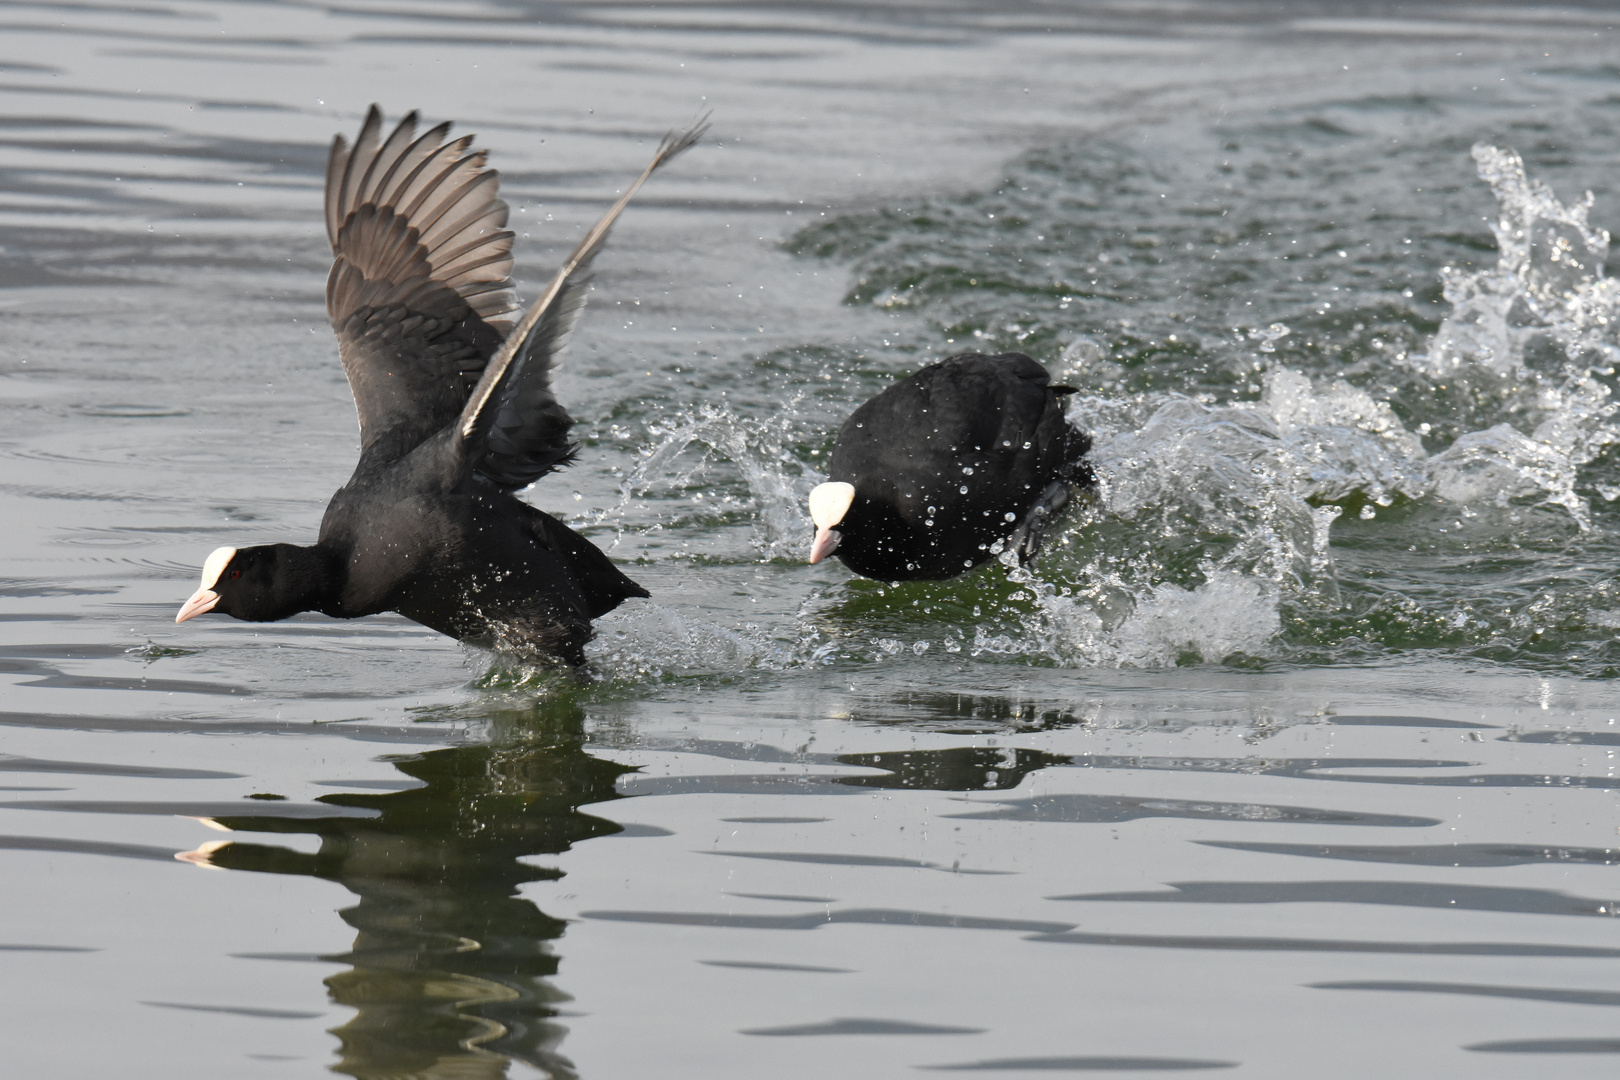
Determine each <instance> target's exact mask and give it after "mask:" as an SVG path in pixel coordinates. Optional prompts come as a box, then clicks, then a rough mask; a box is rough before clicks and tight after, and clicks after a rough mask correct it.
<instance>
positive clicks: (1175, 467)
mask: <svg viewBox="0 0 1620 1080" xmlns="http://www.w3.org/2000/svg"><path fill="white" fill-rule="evenodd" d="M1473 153H1474V158H1475V160H1476V161H1477V162H1478V164H1479V172H1480V176H1481V178H1482V179H1484V180H1486V181H1487V182H1489V183H1490V185H1491V187H1492V190H1493V192H1494V194H1495V195H1496V198H1497V200H1498V202H1499V204H1500V219H1499V220H1498V221H1497V222H1496V223H1495V224H1494V225H1493V230H1494V232H1495V234H1496V238H1497V242H1498V248H1499V258H1498V261H1497V264H1496V266H1495V267H1493V268H1489V269H1484V270H1480V271H1477V272H1474V273H1465V272H1462V271H1460V270H1458V269H1456V268H1453V267H1446V268H1445V269H1444V270H1443V271H1442V281H1443V285H1444V295H1445V297H1446V299H1447V300H1448V301H1449V302H1450V303H1451V305H1452V311H1451V313H1450V314H1449V315H1448V316H1447V317H1446V318H1445V319H1444V321H1443V322H1442V324H1441V327H1440V329H1439V331H1438V332H1437V333H1436V334H1435V335H1434V339H1433V341H1432V342H1431V346H1430V349H1429V352H1428V353H1427V354H1424V353H1416V354H1414V355H1412V356H1411V357H1410V358H1408V359H1407V363H1408V364H1409V365H1410V366H1411V367H1413V368H1414V370H1417V371H1420V372H1421V373H1422V374H1423V375H1424V376H1425V377H1427V378H1429V379H1432V380H1435V381H1439V380H1442V379H1450V380H1453V381H1464V380H1468V379H1470V378H1473V379H1477V380H1480V381H1482V382H1487V383H1494V384H1496V385H1495V386H1494V387H1493V389H1494V390H1495V398H1496V401H1497V404H1496V405H1495V406H1494V408H1495V413H1494V414H1492V413H1490V412H1486V413H1485V414H1484V419H1486V420H1496V421H1497V422H1495V423H1490V424H1489V426H1485V427H1482V428H1480V429H1478V430H1471V431H1464V432H1463V433H1462V434H1460V435H1459V436H1458V437H1457V438H1456V439H1455V440H1454V441H1453V442H1452V443H1451V444H1450V445H1449V446H1447V447H1445V448H1443V449H1441V450H1439V451H1438V452H1437V453H1434V454H1432V455H1431V454H1429V453H1428V452H1427V451H1426V449H1425V447H1424V444H1423V440H1422V438H1421V437H1420V436H1419V435H1418V434H1416V433H1414V432H1412V431H1410V430H1408V429H1407V427H1406V426H1405V424H1403V423H1402V420H1401V418H1400V416H1399V415H1398V414H1397V413H1396V411H1395V409H1394V408H1393V407H1392V406H1391V404H1390V402H1388V401H1386V400H1381V399H1380V398H1378V397H1375V396H1374V395H1373V394H1372V393H1370V392H1369V391H1368V390H1365V389H1362V388H1360V387H1357V386H1354V385H1352V384H1350V383H1349V382H1347V381H1345V380H1344V379H1343V378H1339V377H1329V378H1327V379H1321V378H1319V379H1316V380H1313V379H1312V378H1311V377H1310V376H1309V375H1307V374H1305V373H1304V372H1301V371H1299V370H1296V369H1294V368H1291V367H1287V366H1283V365H1281V364H1277V363H1275V362H1274V361H1272V362H1270V363H1269V364H1268V365H1267V366H1266V369H1265V370H1264V373H1263V374H1262V375H1261V376H1260V379H1261V383H1262V386H1263V389H1262V392H1261V395H1260V400H1259V401H1257V402H1243V401H1237V402H1228V403H1219V402H1215V401H1212V400H1209V398H1208V395H1203V396H1202V399H1194V398H1190V397H1186V396H1182V395H1180V394H1175V393H1165V392H1157V393H1155V392H1148V393H1142V394H1137V395H1134V396H1130V397H1111V396H1085V395H1076V397H1075V398H1074V399H1072V400H1071V405H1070V416H1071V419H1072V420H1074V421H1075V422H1076V423H1077V424H1078V425H1079V426H1081V427H1082V428H1083V429H1085V430H1087V431H1091V432H1093V433H1094V436H1095V439H1096V447H1095V449H1094V450H1093V453H1092V461H1093V464H1094V467H1095V469H1096V472H1097V475H1098V479H1099V489H1100V490H1099V498H1098V500H1097V501H1096V503H1095V504H1094V505H1093V507H1092V508H1091V509H1090V510H1088V511H1083V512H1081V513H1079V514H1076V515H1073V520H1072V521H1071V524H1070V526H1069V528H1068V530H1067V531H1066V533H1065V535H1064V536H1063V537H1062V538H1061V539H1060V540H1059V542H1058V544H1057V545H1056V546H1057V547H1058V549H1059V552H1057V553H1050V552H1049V553H1048V555H1047V557H1046V560H1045V563H1044V565H1042V566H1041V567H1039V568H1038V576H1037V574H1033V573H1030V572H1029V571H1026V570H1021V569H1019V568H1017V567H1016V566H1014V565H1012V564H1011V562H1010V559H1009V560H1006V561H1007V563H1008V567H1009V577H1010V579H1011V580H1012V581H1013V582H1015V583H1017V584H1021V585H1023V586H1025V587H1026V589H1027V590H1028V595H1029V596H1031V597H1033V598H1034V599H1035V601H1036V604H1037V606H1038V608H1039V611H1040V617H1039V618H1038V619H1037V620H1036V621H1035V623H1034V624H1033V625H1031V626H1030V627H1028V628H1027V633H1026V634H1024V635H1019V634H1016V633H1014V634H1007V633H992V632H986V631H985V630H983V629H982V628H981V630H980V632H979V633H978V635H977V636H976V638H975V651H976V652H978V653H982V654H996V653H1009V654H1011V653H1018V652H1025V653H1028V654H1034V655H1042V656H1045V657H1048V658H1049V659H1051V660H1052V661H1055V662H1057V663H1061V664H1085V665H1090V664H1100V665H1107V666H1152V665H1162V664H1175V663H1180V662H1188V661H1193V660H1203V661H1220V660H1222V659H1225V658H1228V657H1230V656H1233V655H1252V656H1261V655H1266V654H1268V653H1275V651H1276V650H1275V639H1276V638H1277V637H1278V636H1279V635H1280V634H1282V633H1283V631H1284V629H1285V622H1286V619H1287V617H1288V616H1289V615H1290V613H1291V612H1298V611H1301V610H1305V611H1309V610H1315V611H1317V612H1323V611H1330V610H1332V609H1335V608H1339V607H1342V602H1341V598H1340V593H1339V588H1338V582H1337V580H1336V576H1335V572H1334V566H1333V559H1332V554H1331V549H1330V543H1329V540H1330V528H1331V526H1332V523H1333V522H1334V521H1335V519H1337V518H1338V517H1339V516H1340V515H1341V513H1342V512H1343V509H1344V507H1343V506H1341V505H1338V504H1347V505H1350V506H1354V505H1356V504H1358V503H1359V504H1361V507H1362V508H1361V510H1360V512H1359V514H1358V515H1357V516H1358V517H1359V518H1360V519H1361V520H1372V519H1374V518H1376V517H1377V515H1378V512H1379V511H1380V510H1383V509H1386V508H1389V507H1391V506H1393V505H1396V504H1398V503H1405V504H1413V503H1419V502H1429V503H1440V504H1452V505H1454V506H1456V507H1458V508H1459V510H1460V512H1461V513H1462V515H1463V516H1464V517H1472V516H1475V511H1474V510H1472V509H1469V508H1470V507H1471V506H1475V507H1483V506H1494V507H1498V508H1511V507H1512V506H1514V505H1515V504H1517V503H1524V502H1528V503H1529V504H1530V505H1532V506H1534V505H1545V506H1549V507H1559V508H1562V509H1563V510H1564V511H1566V512H1567V513H1568V515H1569V517H1570V518H1571V519H1572V520H1573V521H1574V523H1575V524H1576V525H1577V526H1578V527H1579V528H1580V529H1581V530H1583V531H1584V530H1586V529H1588V528H1589V527H1590V513H1589V506H1588V504H1587V501H1586V499H1584V498H1583V497H1582V496H1581V495H1579V494H1577V492H1576V490H1575V488H1576V485H1577V483H1578V482H1579V480H1580V466H1581V465H1583V464H1585V463H1588V462H1590V461H1592V460H1593V459H1594V458H1596V457H1597V456H1598V455H1599V454H1600V453H1601V452H1602V450H1603V448H1604V447H1605V446H1607V445H1608V444H1610V443H1613V442H1616V441H1620V429H1617V428H1616V426H1615V425H1614V424H1613V422H1612V418H1613V416H1614V414H1615V412H1616V411H1617V409H1620V405H1617V404H1616V403H1615V402H1614V401H1612V400H1611V389H1610V385H1609V381H1612V378H1613V376H1614V373H1615V360H1616V359H1617V358H1620V349H1617V348H1616V347H1615V345H1614V343H1613V340H1612V339H1613V337H1614V329H1615V326H1616V325H1617V312H1620V289H1617V287H1616V285H1615V282H1614V281H1613V280H1611V279H1608V278H1605V277H1604V276H1603V259H1604V256H1605V254H1606V251H1607V245H1608V234H1607V233H1605V232H1603V231H1602V230H1600V229H1595V228H1593V227H1591V226H1590V225H1589V224H1588V223H1587V220H1586V215H1587V212H1588V210H1589V209H1590V208H1591V206H1592V197H1591V195H1590V193H1588V194H1587V195H1586V196H1585V197H1584V198H1583V199H1582V200H1581V201H1580V202H1578V203H1576V204H1575V205H1574V206H1572V207H1564V206H1563V205H1562V204H1560V203H1559V202H1558V200H1557V199H1556V198H1555V197H1554V196H1553V194H1552V192H1551V191H1550V190H1549V189H1548V188H1547V186H1546V185H1545V184H1542V183H1541V182H1539V181H1533V180H1529V179H1527V178H1526V176H1525V173H1524V167H1523V164H1522V162H1521V161H1520V159H1519V157H1518V155H1517V154H1515V153H1513V152H1512V151H1507V150H1499V149H1497V148H1494V147H1490V146H1485V145H1479V146H1476V147H1475V148H1474V151H1473ZM1290 333H1291V330H1290V328H1289V327H1287V326H1286V325H1284V324H1282V323H1272V324H1271V325H1270V326H1269V327H1267V328H1265V329H1263V330H1251V331H1249V332H1248V334H1247V337H1248V338H1249V339H1250V340H1252V341H1256V342H1259V346H1258V351H1259V352H1261V353H1268V354H1271V353H1275V351H1276V343H1277V342H1278V341H1280V340H1282V339H1283V338H1284V337H1286V336H1288V335H1289V334H1290ZM1059 370H1060V371H1061V372H1062V374H1063V377H1064V378H1066V379H1071V378H1072V379H1075V380H1077V381H1080V382H1083V383H1090V384H1091V385H1104V386H1107V385H1112V384H1113V383H1115V382H1116V381H1117V379H1118V376H1119V373H1120V372H1121V370H1122V369H1121V368H1120V365H1119V364H1117V363H1114V362H1113V361H1112V360H1110V359H1109V357H1108V355H1107V351H1106V350H1105V349H1104V348H1102V347H1101V346H1100V344H1099V343H1098V342H1097V341H1096V340H1095V339H1093V338H1091V337H1079V338H1076V339H1075V340H1074V341H1072V342H1071V343H1070V345H1069V346H1068V347H1067V348H1066V349H1065V351H1064V354H1063V357H1062V360H1061V362H1060V368H1059ZM1605 380H1608V381H1605ZM1506 384H1517V385H1516V386H1510V387H1509V388H1508V390H1507V391H1506V392H1505V393H1504V392H1503V390H1502V386H1504V385H1506ZM1481 397H1483V398H1488V397H1489V395H1481ZM1512 421H1516V422H1517V424H1518V425H1522V427H1523V428H1524V430H1521V426H1516V424H1515V423H1514V422H1512ZM1429 426H1430V425H1428V424H1427V423H1425V424H1423V425H1422V430H1424V431H1428V430H1429ZM1603 494H1604V495H1605V497H1606V498H1613V497H1616V496H1620V489H1617V490H1613V491H1607V490H1605V491H1603ZM1514 520H1517V518H1514ZM1393 606H1399V605H1398V604H1395V605H1393ZM1448 618H1449V621H1450V624H1451V625H1453V626H1461V625H1464V624H1465V623H1467V621H1468V618H1467V616H1465V615H1464V614H1462V613H1460V612H1453V613H1452V614H1451V615H1450V616H1449V617H1448Z"/></svg>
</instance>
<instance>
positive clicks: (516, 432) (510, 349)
mask: <svg viewBox="0 0 1620 1080" xmlns="http://www.w3.org/2000/svg"><path fill="white" fill-rule="evenodd" d="M707 120H708V117H707V115H706V114H705V115H704V116H700V117H699V118H698V119H697V120H695V121H694V122H693V123H692V124H691V126H689V127H688V128H687V129H686V130H685V131H680V132H675V131H672V132H670V133H669V134H668V135H665V136H664V139H663V141H662V142H661V143H659V144H658V151H657V153H655V154H654V155H653V159H652V162H651V163H650V164H649V165H648V166H647V168H646V169H645V170H643V172H642V174H641V175H640V176H639V177H637V178H636V181H635V183H633V184H631V185H630V187H629V188H628V189H627V190H626V191H625V193H624V194H623V195H622V196H621V197H620V198H619V201H618V202H616V203H614V204H613V207H612V209H610V210H609V211H608V212H607V213H606V214H604V215H602V219H601V220H600V221H598V222H597V223H596V224H595V225H594V226H592V227H591V231H590V232H588V233H586V234H585V239H583V240H581V241H580V242H579V246H578V247H576V248H575V249H574V251H573V253H572V254H571V255H569V256H568V259H567V261H566V262H564V263H563V265H562V268H561V269H560V270H558V271H557V274H556V276H555V277H553V278H552V279H551V284H550V286H548V287H547V289H546V291H545V292H544V293H543V294H542V295H541V296H540V299H538V300H536V301H535V303H534V306H533V307H531V308H529V310H528V313H527V314H525V315H524V316H523V319H522V321H520V322H519V323H518V324H517V326H516V327H514V328H513V330H512V332H511V334H510V335H508V337H507V339H506V341H505V342H504V343H503V344H502V346H501V348H500V350H499V351H498V352H496V353H495V355H494V356H493V357H491V358H490V361H489V363H488V364H487V365H485V367H484V369H483V374H482V375H481V376H480V377H479V380H478V385H477V386H476V387H474V389H473V392H472V396H471V397H470V398H469V399H468V400H467V404H466V407H465V408H464V409H463V410H462V412H461V420H460V426H459V435H460V437H461V440H462V455H461V456H462V460H463V461H464V462H465V463H466V464H467V465H468V466H470V467H471V468H473V469H474V470H476V471H477V472H478V473H479V474H480V475H482V476H484V477H485V478H486V479H488V480H490V481H491V482H492V483H495V484H497V485H499V486H501V487H504V488H509V489H517V488H521V487H525V486H527V485H529V484H532V483H534V481H536V480H538V479H539V478H540V477H542V476H544V475H545V474H546V473H548V472H550V471H551V470H553V469H555V468H557V467H558V466H560V465H564V464H567V463H568V462H569V461H570V460H572V458H573V456H574V447H573V446H572V444H570V443H569V441H568V429H569V427H570V426H571V425H572V424H573V421H572V420H571V419H569V416H568V414H567V413H566V412H565V411H564V410H563V408H562V406H561V405H559V404H558V403H557V399H556V398H555V397H554V396H553V395H552V392H551V373H552V371H553V370H555V368H556V364H557V358H558V357H559V356H560V355H561V354H562V350H563V346H564V345H566V344H567V342H568V336H569V335H570V334H571V333H573V330H574V324H575V323H576V322H577V321H578V320H579V314H580V311H581V309H583V308H584V306H585V296H586V292H587V291H588V289H589V287H590V277H589V272H590V266H591V260H593V259H595V258H596V255H597V253H598V252H599V251H601V250H602V246H603V245H604V244H605V243H606V242H607V238H608V232H609V231H610V230H611V229H612V228H613V223H614V222H615V221H617V220H618V218H619V215H620V214H621V213H623V212H624V208H625V207H626V206H627V205H629V203H630V200H631V199H632V198H633V197H634V196H635V194H636V192H637V191H639V190H641V185H642V184H644V183H646V182H647V178H648V177H650V176H651V175H652V174H653V173H654V172H655V171H656V170H657V169H658V168H659V167H660V166H662V165H663V164H664V163H665V162H668V161H670V160H671V159H672V158H674V157H675V156H676V155H677V154H679V153H680V152H681V151H683V150H685V149H686V148H687V147H689V146H691V145H692V144H693V143H695V142H697V141H698V139H699V138H701V137H702V135H703V133H704V132H705V131H707V130H708V128H709V125H708V123H707Z"/></svg>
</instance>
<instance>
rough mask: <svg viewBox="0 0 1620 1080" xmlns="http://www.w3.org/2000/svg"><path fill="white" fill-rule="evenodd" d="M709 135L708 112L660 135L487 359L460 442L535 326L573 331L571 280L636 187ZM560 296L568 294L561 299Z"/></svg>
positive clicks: (577, 291)
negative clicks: (644, 162) (638, 172)
mask: <svg viewBox="0 0 1620 1080" xmlns="http://www.w3.org/2000/svg"><path fill="white" fill-rule="evenodd" d="M708 130H709V113H707V112H705V113H702V114H700V115H699V116H698V117H697V118H696V119H695V120H693V121H692V123H691V124H689V125H688V126H687V127H686V128H685V129H684V130H681V131H671V132H669V133H668V134H667V135H665V136H664V138H663V141H661V142H660V143H659V144H658V150H657V152H656V153H654V154H653V159H652V161H651V162H649V163H648V165H647V167H646V168H645V169H643V170H642V172H641V175H640V176H638V177H636V179H635V182H634V183H632V184H631V185H630V186H629V187H628V188H627V189H625V192H624V194H623V195H621V196H620V197H619V201H618V202H616V203H614V204H613V206H612V207H611V208H610V209H609V210H608V212H607V213H605V214H603V215H602V218H601V220H599V221H598V222H597V223H596V224H595V225H593V226H591V230H590V232H588V233H586V234H585V238H584V239H583V240H581V241H580V242H579V245H578V246H577V247H575V248H574V250H573V253H572V254H570V255H569V256H568V259H567V260H566V261H565V262H564V263H563V264H562V266H561V267H560V268H559V269H558V270H557V273H556V275H555V276H554V277H553V278H552V279H551V284H550V285H549V286H547V288H546V291H545V292H544V293H542V294H541V295H540V298H539V299H538V300H536V301H535V302H534V305H533V306H532V307H530V308H529V310H528V311H527V312H526V313H525V314H524V316H523V318H522V320H521V321H519V322H518V324H517V325H516V326H514V327H513V328H512V330H511V332H510V333H509V334H507V335H506V340H505V341H503V342H502V343H501V347H500V348H499V349H498V350H496V352H495V355H494V356H492V357H490V359H489V363H487V364H486V365H485V366H484V373H483V375H482V376H480V377H479V380H478V384H477V385H476V386H474V387H473V392H472V396H471V397H469V398H468V399H467V404H466V406H465V407H464V408H463V409H462V410H461V424H460V434H461V438H462V441H463V443H465V441H466V440H468V439H470V438H471V437H472V435H473V432H474V431H475V430H476V429H477V428H478V426H479V424H480V422H481V421H482V420H483V419H484V413H485V410H486V406H488V405H489V402H490V400H491V399H492V398H493V397H494V396H495V391H496V389H497V388H498V387H499V386H500V385H501V383H502V381H503V380H504V379H505V378H506V375H507V373H508V371H509V370H510V369H511V367H512V364H513V361H514V359H516V358H518V357H519V356H520V355H524V354H526V353H528V352H529V351H531V350H532V348H533V344H534V343H531V342H530V341H529V338H530V336H531V334H532V333H533V331H534V330H535V329H536V327H538V326H540V324H541V321H542V320H543V319H546V317H547V315H548V314H550V315H551V316H552V318H551V319H550V320H549V326H550V327H554V328H555V329H553V331H552V334H553V338H555V336H556V335H557V334H558V333H560V334H561V335H562V336H564V337H566V335H567V333H568V332H569V331H571V330H572V329H573V324H574V321H575V320H576V319H577V318H578V315H579V307H580V305H582V304H583V303H584V297H585V288H584V285H585V284H586V283H584V282H579V281H575V280H572V279H574V278H575V277H576V275H581V274H583V272H584V271H585V270H586V269H587V268H588V267H589V266H590V262H591V260H592V259H594V258H595V257H596V253H597V252H598V251H600V250H601V249H602V245H603V244H604V243H605V242H606V241H607V236H608V233H609V231H611V230H612V228H613V223H614V222H616V221H617V220H618V219H619V215H620V214H622V213H623V212H624V208H625V207H626V206H628V205H629V204H630V200H631V199H632V198H634V197H635V195H636V192H638V191H640V190H641V186H642V185H643V184H645V183H646V182H647V179H648V178H649V177H650V176H652V174H653V173H654V172H656V171H657V170H658V169H659V168H660V167H661V166H663V165H664V164H666V163H667V162H669V161H670V160H672V159H673V158H675V157H676V156H677V155H679V154H680V153H681V152H682V151H684V150H686V149H688V148H689V147H691V146H692V144H693V143H695V142H697V141H698V140H699V139H700V138H702V137H703V133H704V132H706V131H708ZM571 286H573V287H571ZM564 293H567V294H568V295H567V296H566V297H564ZM559 300H566V301H567V302H565V303H562V304H559ZM554 309H555V310H554Z"/></svg>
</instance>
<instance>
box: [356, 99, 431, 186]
mask: <svg viewBox="0 0 1620 1080" xmlns="http://www.w3.org/2000/svg"><path fill="white" fill-rule="evenodd" d="M416 120H417V115H416V110H415V109H412V110H411V111H410V112H408V113H406V114H405V118H404V119H403V120H401V121H400V122H399V123H398V124H397V125H395V127H394V130H393V131H392V132H391V133H390V134H389V136H388V138H386V139H384V140H383V144H382V146H381V147H380V148H378V150H377V153H376V156H374V157H373V158H372V159H371V161H370V162H369V163H368V164H367V165H366V171H365V172H364V173H362V174H361V176H360V183H359V185H358V186H357V187H356V188H355V192H356V194H355V198H356V199H357V200H358V201H359V202H361V203H362V204H364V203H368V202H376V201H377V190H378V188H380V187H381V186H382V184H381V180H382V178H383V177H384V176H386V175H387V174H388V170H389V168H390V167H392V165H393V163H394V162H395V161H396V160H397V159H398V158H399V155H401V154H403V153H404V152H405V150H406V149H408V148H409V146H410V142H411V138H412V136H414V135H415V134H416ZM379 170H381V171H380V172H379Z"/></svg>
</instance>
